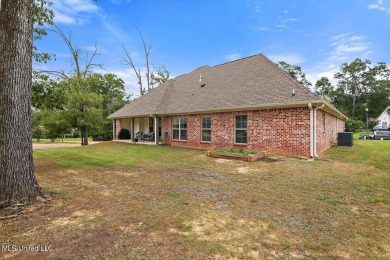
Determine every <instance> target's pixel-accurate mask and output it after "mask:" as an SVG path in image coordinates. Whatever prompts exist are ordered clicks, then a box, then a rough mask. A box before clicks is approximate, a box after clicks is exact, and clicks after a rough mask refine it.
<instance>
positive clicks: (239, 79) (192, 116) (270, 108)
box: [109, 54, 346, 157]
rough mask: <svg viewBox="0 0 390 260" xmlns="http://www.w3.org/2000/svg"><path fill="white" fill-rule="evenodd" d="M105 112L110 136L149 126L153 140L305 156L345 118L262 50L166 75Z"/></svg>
mask: <svg viewBox="0 0 390 260" xmlns="http://www.w3.org/2000/svg"><path fill="white" fill-rule="evenodd" d="M109 118H110V119H112V120H113V131H114V139H117V137H118V133H119V131H120V130H121V129H122V128H125V129H128V130H129V131H130V132H131V140H132V141H134V136H135V133H137V132H143V133H146V132H149V131H152V132H155V133H156V135H157V138H155V140H154V142H155V143H156V144H158V143H162V142H163V143H165V144H169V145H174V146H182V147H193V148H202V149H212V148H220V147H227V148H244V149H248V150H262V151H265V152H271V153H277V154H284V155H292V156H304V157H315V156H317V155H318V154H319V153H321V152H322V151H324V150H325V149H327V148H329V147H330V146H331V145H332V144H334V143H335V142H336V138H337V132H340V131H344V120H345V119H346V117H345V116H344V115H343V114H342V113H341V112H340V111H338V110H337V109H335V108H334V107H333V106H332V105H330V104H328V103H327V102H325V101H324V100H322V99H320V98H319V97H317V96H315V95H314V94H313V93H312V92H311V91H309V90H308V89H307V88H305V87H304V86H302V85H301V84H300V83H299V82H298V81H296V80H295V79H294V78H293V77H291V76H290V75H289V74H287V73H286V72H284V71H283V70H281V69H280V68H279V67H278V66H277V65H276V64H274V63H273V62H272V61H270V60H269V59H268V58H267V57H265V56H264V55H262V54H260V55H254V56H250V57H247V58H243V59H239V60H235V61H232V62H228V63H224V64H221V65H217V66H213V67H210V66H204V67H200V68H197V69H196V70H194V71H192V72H190V73H188V74H184V75H181V76H178V77H176V78H174V79H170V80H168V81H167V82H165V83H164V84H162V85H161V86H159V87H157V88H155V89H153V90H151V91H149V92H148V93H147V94H145V95H143V96H141V97H140V98H138V99H136V100H134V101H132V102H131V103H130V104H128V105H126V106H125V107H123V108H122V109H120V110H118V111H116V112H115V113H113V114H112V115H110V116H109ZM156 130H157V131H156ZM157 133H158V134H157Z"/></svg>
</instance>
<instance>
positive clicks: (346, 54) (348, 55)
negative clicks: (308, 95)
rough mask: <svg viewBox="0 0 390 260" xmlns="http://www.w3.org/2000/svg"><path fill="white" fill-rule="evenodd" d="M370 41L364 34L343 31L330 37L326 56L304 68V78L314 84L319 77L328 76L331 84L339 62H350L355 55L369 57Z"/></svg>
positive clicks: (335, 81) (334, 82)
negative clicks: (308, 67)
mask: <svg viewBox="0 0 390 260" xmlns="http://www.w3.org/2000/svg"><path fill="white" fill-rule="evenodd" d="M370 45H371V44H370V42H368V41H367V39H366V37H365V36H364V35H354V34H352V33H343V34H339V35H336V36H333V37H331V38H330V44H329V51H328V52H327V53H326V54H327V55H328V56H327V57H326V59H324V60H323V61H322V62H320V63H318V64H316V65H315V66H313V67H312V68H310V69H307V70H306V78H307V79H308V80H309V81H310V82H312V83H313V85H314V84H315V82H316V81H317V80H319V79H320V78H321V77H327V78H329V80H330V82H332V83H333V84H336V83H337V80H336V79H335V78H334V74H336V73H337V72H338V71H339V67H340V64H341V63H344V62H351V61H353V60H354V59H355V58H356V57H360V58H363V59H364V58H369V57H368V56H369V54H370V53H371V51H370V50H369V48H370Z"/></svg>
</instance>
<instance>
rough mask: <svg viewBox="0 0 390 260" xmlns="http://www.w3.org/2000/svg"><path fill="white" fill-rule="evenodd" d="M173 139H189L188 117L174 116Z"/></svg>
mask: <svg viewBox="0 0 390 260" xmlns="http://www.w3.org/2000/svg"><path fill="white" fill-rule="evenodd" d="M172 139H173V140H187V118H186V117H174V118H173V119H172Z"/></svg>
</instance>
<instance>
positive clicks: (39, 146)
mask: <svg viewBox="0 0 390 260" xmlns="http://www.w3.org/2000/svg"><path fill="white" fill-rule="evenodd" d="M88 143H89V145H93V144H98V143H100V142H93V141H92V142H88ZM78 146H81V144H80V143H46V144H43V143H33V150H44V149H59V148H70V147H78Z"/></svg>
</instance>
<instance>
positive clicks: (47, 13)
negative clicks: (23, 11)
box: [33, 0, 54, 62]
mask: <svg viewBox="0 0 390 260" xmlns="http://www.w3.org/2000/svg"><path fill="white" fill-rule="evenodd" d="M52 5H53V3H52V2H51V1H47V0H35V1H34V23H35V26H34V33H33V38H34V41H37V40H40V39H42V37H44V36H46V35H47V31H46V30H45V28H43V27H42V26H44V25H46V24H48V25H53V19H54V12H53V10H52V9H51V6H52ZM51 57H52V55H50V54H48V53H39V52H38V48H37V47H36V46H33V58H34V60H35V61H36V62H47V61H48V60H50V59H51Z"/></svg>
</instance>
